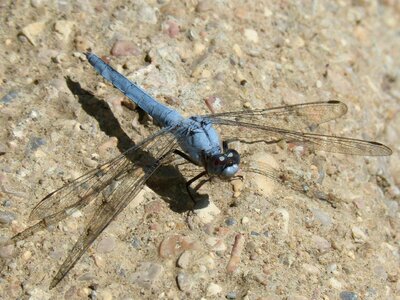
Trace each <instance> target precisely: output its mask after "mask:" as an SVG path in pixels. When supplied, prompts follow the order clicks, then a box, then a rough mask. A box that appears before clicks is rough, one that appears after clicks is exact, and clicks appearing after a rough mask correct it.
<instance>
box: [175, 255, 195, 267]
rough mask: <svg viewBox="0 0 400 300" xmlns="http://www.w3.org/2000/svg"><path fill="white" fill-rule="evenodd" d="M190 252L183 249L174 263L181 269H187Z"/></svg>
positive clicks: (190, 256)
mask: <svg viewBox="0 0 400 300" xmlns="http://www.w3.org/2000/svg"><path fill="white" fill-rule="evenodd" d="M191 258H192V254H191V252H190V251H183V252H182V254H181V255H180V256H179V258H178V260H177V262H176V265H177V266H178V267H180V268H182V269H187V268H188V267H189V265H190V262H191Z"/></svg>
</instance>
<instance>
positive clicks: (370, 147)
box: [212, 118, 392, 156]
mask: <svg viewBox="0 0 400 300" xmlns="http://www.w3.org/2000/svg"><path fill="white" fill-rule="evenodd" d="M212 122H213V123H214V124H215V125H216V126H217V127H222V128H221V129H222V130H221V136H222V138H223V139H232V136H229V135H228V134H227V133H229V128H228V127H232V126H233V127H240V128H241V129H240V130H235V134H234V139H235V140H242V141H246V142H261V141H264V142H277V141H280V140H283V141H286V142H289V143H298V144H301V145H305V146H307V147H309V148H311V149H314V150H321V151H326V152H335V153H343V154H352V155H364V156H384V155H391V154H392V150H391V149H390V148H389V147H387V146H385V145H383V144H380V143H377V142H373V141H365V140H358V139H352V138H346V137H339V136H329V135H322V134H315V133H304V132H297V131H292V130H286V129H281V128H276V127H272V126H261V125H258V124H253V123H246V122H238V121H232V120H225V119H220V118H213V119H212ZM224 127H225V128H224Z"/></svg>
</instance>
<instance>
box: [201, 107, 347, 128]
mask: <svg viewBox="0 0 400 300" xmlns="http://www.w3.org/2000/svg"><path fill="white" fill-rule="evenodd" d="M346 112H347V106H346V104H344V103H342V102H340V101H335V100H332V101H326V102H311V103H302V104H295V105H287V106H280V107H272V108H266V109H256V110H244V111H237V112H226V113H219V114H213V115H208V116H204V117H205V118H208V119H210V120H211V121H212V122H214V120H219V121H220V120H224V121H235V122H245V123H252V124H257V125H260V126H273V127H277V128H283V129H288V130H299V129H305V128H310V127H313V126H316V125H318V124H321V123H325V122H328V121H331V120H334V119H336V118H339V117H341V116H343V115H344V114H345V113H346Z"/></svg>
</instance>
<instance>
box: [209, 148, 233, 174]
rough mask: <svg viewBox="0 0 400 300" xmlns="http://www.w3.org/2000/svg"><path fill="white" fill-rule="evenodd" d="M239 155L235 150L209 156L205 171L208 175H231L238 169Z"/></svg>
mask: <svg viewBox="0 0 400 300" xmlns="http://www.w3.org/2000/svg"><path fill="white" fill-rule="evenodd" d="M239 163H240V155H239V153H238V152H237V151H236V150H233V149H228V150H227V151H226V152H225V153H219V154H215V155H212V156H210V157H209V158H208V159H207V172H208V173H209V174H210V175H217V176H221V177H226V178H229V177H233V176H235V174H236V173H237V171H239Z"/></svg>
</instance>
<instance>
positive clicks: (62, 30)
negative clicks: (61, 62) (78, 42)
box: [54, 20, 75, 42]
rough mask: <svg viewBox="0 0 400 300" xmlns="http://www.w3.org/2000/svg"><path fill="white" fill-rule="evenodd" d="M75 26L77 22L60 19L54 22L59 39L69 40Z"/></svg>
mask: <svg viewBox="0 0 400 300" xmlns="http://www.w3.org/2000/svg"><path fill="white" fill-rule="evenodd" d="M74 26H75V22H72V21H66V20H59V21H57V22H56V23H55V24H54V31H55V32H56V34H57V36H58V38H59V39H61V40H62V41H64V42H67V41H68V40H69V37H70V35H71V33H72V30H73V28H74Z"/></svg>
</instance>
